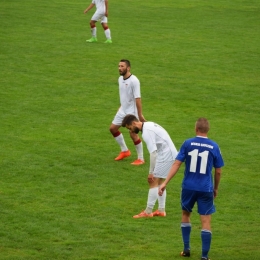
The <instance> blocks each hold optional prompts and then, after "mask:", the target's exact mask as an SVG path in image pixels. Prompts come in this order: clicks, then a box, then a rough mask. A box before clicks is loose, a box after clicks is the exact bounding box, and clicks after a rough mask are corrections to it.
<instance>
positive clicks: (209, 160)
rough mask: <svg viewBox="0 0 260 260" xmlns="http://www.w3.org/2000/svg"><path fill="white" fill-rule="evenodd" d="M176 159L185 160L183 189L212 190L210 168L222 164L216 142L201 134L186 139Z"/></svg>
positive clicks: (219, 166) (218, 166)
mask: <svg viewBox="0 0 260 260" xmlns="http://www.w3.org/2000/svg"><path fill="white" fill-rule="evenodd" d="M176 159H177V160H179V161H182V162H185V171H184V178H183V182H182V188H183V189H188V190H196V191H205V192H212V191H213V188H214V187H213V180H212V172H211V171H212V168H213V167H214V168H221V167H222V166H224V162H223V158H222V155H221V152H220V149H219V147H218V145H217V143H215V142H214V141H212V140H210V139H208V138H206V137H201V136H197V137H194V138H191V139H188V140H186V141H185V142H184V143H183V144H182V146H181V149H180V151H179V153H178V155H177V157H176Z"/></svg>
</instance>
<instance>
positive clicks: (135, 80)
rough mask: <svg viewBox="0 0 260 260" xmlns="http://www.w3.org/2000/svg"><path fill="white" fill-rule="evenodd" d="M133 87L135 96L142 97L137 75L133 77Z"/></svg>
mask: <svg viewBox="0 0 260 260" xmlns="http://www.w3.org/2000/svg"><path fill="white" fill-rule="evenodd" d="M132 89H133V95H134V98H140V97H141V88H140V81H139V79H138V78H137V77H134V78H133V81H132Z"/></svg>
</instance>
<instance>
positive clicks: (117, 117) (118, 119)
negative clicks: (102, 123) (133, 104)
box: [112, 109, 138, 126]
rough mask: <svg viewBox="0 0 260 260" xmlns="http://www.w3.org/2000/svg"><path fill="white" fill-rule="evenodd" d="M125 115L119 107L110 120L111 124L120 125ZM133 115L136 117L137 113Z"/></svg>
mask: <svg viewBox="0 0 260 260" xmlns="http://www.w3.org/2000/svg"><path fill="white" fill-rule="evenodd" d="M133 114H134V113H133ZM126 115H127V114H126V113H124V112H123V111H122V110H121V109H119V110H118V111H117V113H116V115H115V117H114V119H113V121H112V124H114V125H120V126H121V125H122V122H123V119H124V118H125V116H126ZM135 116H136V117H137V118H138V115H135Z"/></svg>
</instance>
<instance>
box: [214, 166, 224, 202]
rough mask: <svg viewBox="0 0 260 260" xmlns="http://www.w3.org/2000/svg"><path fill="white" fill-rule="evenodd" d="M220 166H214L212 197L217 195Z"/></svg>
mask: <svg viewBox="0 0 260 260" xmlns="http://www.w3.org/2000/svg"><path fill="white" fill-rule="evenodd" d="M221 172H222V169H221V168H215V175H214V198H216V197H217V195H218V186H219V183H220V178H221Z"/></svg>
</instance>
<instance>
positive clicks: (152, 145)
mask: <svg viewBox="0 0 260 260" xmlns="http://www.w3.org/2000/svg"><path fill="white" fill-rule="evenodd" d="M142 137H143V140H144V141H145V143H146V146H147V149H148V151H149V153H152V152H154V151H157V158H156V161H157V162H165V161H173V160H175V158H176V156H177V149H176V147H175V145H174V144H173V142H172V140H171V137H170V136H169V134H168V133H167V131H166V130H165V129H164V128H163V127H161V126H160V125H158V124H156V123H154V122H144V123H143V129H142Z"/></svg>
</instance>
